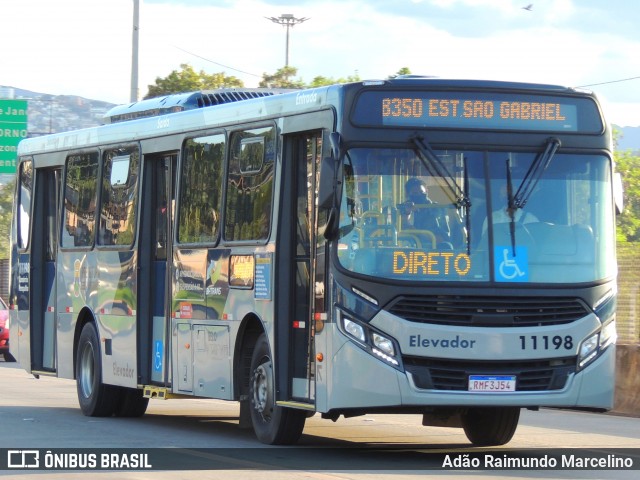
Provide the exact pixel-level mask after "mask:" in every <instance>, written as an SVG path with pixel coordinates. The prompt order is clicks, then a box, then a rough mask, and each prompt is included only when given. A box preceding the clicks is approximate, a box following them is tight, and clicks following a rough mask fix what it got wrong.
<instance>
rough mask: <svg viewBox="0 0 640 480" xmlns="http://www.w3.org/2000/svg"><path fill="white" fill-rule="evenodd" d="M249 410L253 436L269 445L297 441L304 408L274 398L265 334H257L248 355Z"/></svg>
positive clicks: (302, 422) (304, 416) (303, 418)
mask: <svg viewBox="0 0 640 480" xmlns="http://www.w3.org/2000/svg"><path fill="white" fill-rule="evenodd" d="M250 371H251V377H250V378H249V402H250V406H249V410H250V412H251V424H252V425H253V430H254V432H255V433H256V437H258V440H260V441H261V442H262V443H266V444H268V445H291V444H294V443H296V442H297V441H298V439H299V438H300V435H302V430H303V429H304V422H305V420H306V417H307V415H306V412H305V411H303V410H294V409H290V408H284V407H279V406H277V405H276V402H275V387H274V374H273V363H272V358H271V352H270V350H269V342H268V341H267V336H266V335H265V334H264V333H263V334H262V335H260V337H258V340H257V341H256V345H255V348H254V350H253V355H252V356H251V370H250Z"/></svg>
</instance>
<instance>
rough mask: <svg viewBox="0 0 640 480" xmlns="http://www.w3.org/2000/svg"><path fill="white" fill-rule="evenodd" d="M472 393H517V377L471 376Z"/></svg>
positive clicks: (470, 386)
mask: <svg viewBox="0 0 640 480" xmlns="http://www.w3.org/2000/svg"><path fill="white" fill-rule="evenodd" d="M469 391H470V392H494V393H495V392H497V393H501V392H515V391H516V376H515V375H469Z"/></svg>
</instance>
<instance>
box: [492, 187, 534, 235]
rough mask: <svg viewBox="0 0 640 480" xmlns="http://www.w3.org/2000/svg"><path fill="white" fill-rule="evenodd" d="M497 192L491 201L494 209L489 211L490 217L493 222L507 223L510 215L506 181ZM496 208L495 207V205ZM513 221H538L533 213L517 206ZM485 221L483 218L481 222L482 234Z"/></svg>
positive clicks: (521, 223)
mask: <svg viewBox="0 0 640 480" xmlns="http://www.w3.org/2000/svg"><path fill="white" fill-rule="evenodd" d="M498 192H499V194H498V196H497V198H496V199H495V200H494V202H493V206H494V210H493V211H492V212H491V218H492V219H493V224H494V225H495V224H498V223H509V222H511V217H510V216H509V199H508V198H507V185H506V183H505V184H504V185H502V186H501V187H500V189H499V190H498ZM496 206H497V207H498V208H495V207H496ZM513 219H514V221H515V222H516V223H518V224H520V225H524V224H526V223H534V222H538V221H539V220H538V217H536V216H535V215H534V214H533V213H531V212H528V211H525V210H523V209H522V208H518V209H517V210H516V211H515V212H514V217H513ZM487 221H488V219H486V218H485V220H484V222H483V224H482V234H483V235H484V234H485V233H486V232H487V226H488V225H487Z"/></svg>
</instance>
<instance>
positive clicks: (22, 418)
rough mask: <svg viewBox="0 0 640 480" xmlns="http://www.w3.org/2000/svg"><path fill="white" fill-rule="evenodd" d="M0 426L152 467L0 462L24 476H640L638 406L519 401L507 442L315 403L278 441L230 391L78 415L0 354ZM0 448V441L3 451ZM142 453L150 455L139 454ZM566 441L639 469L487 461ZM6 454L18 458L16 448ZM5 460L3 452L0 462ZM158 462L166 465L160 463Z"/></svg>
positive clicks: (560, 446)
mask: <svg viewBox="0 0 640 480" xmlns="http://www.w3.org/2000/svg"><path fill="white" fill-rule="evenodd" d="M0 432H1V434H0V455H9V453H8V452H9V449H10V450H12V451H13V453H12V454H13V455H16V453H15V450H23V451H24V450H38V451H39V452H40V455H41V457H40V460H43V459H44V455H45V452H47V451H49V452H51V453H52V454H53V455H58V454H59V455H58V456H57V457H56V458H57V460H58V462H59V465H66V466H69V465H70V463H67V464H62V463H60V462H65V461H66V462H73V461H74V460H69V459H70V458H71V457H74V456H75V457H74V458H75V459H76V460H75V461H78V462H81V461H88V460H87V459H89V460H91V459H90V458H89V457H84V458H83V457H80V456H78V455H79V454H82V453H84V454H86V455H89V454H95V455H96V457H95V458H94V460H95V463H97V464H98V465H99V464H100V460H101V458H100V455H101V454H102V453H105V452H106V453H115V454H116V455H119V454H121V453H122V452H124V455H123V456H122V457H115V458H114V462H121V463H122V462H124V463H133V462H135V461H139V462H143V461H144V459H146V461H147V462H148V463H149V464H151V465H152V467H153V468H152V470H153V471H145V470H144V469H139V470H137V471H133V470H126V469H124V470H118V471H114V470H111V471H104V470H103V471H91V472H88V471H86V470H85V471H77V470H74V469H69V470H68V471H65V472H62V471H57V472H53V471H47V472H45V471H37V472H36V471H29V470H26V469H23V470H20V469H11V470H5V471H0V476H7V477H9V478H20V479H22V480H29V479H31V478H33V479H34V480H35V479H37V480H42V479H45V478H46V479H70V478H105V479H107V478H109V479H110V478H113V479H116V478H117V479H145V478H154V479H164V478H166V479H172V480H177V479H191V478H196V479H198V480H204V479H208V478H216V479H217V478H224V479H226V480H234V479H246V478H252V479H257V478H260V479H278V480H288V479H299V478H307V479H326V480H329V479H331V480H337V479H365V478H366V479H369V478H375V479H376V480H386V479H391V478H393V479H397V478H418V477H419V478H426V477H429V476H432V475H433V476H435V475H438V476H441V475H448V476H454V477H461V476H466V477H469V476H473V478H496V477H500V478H607V479H610V478H638V477H639V476H640V470H638V468H640V419H638V418H632V417H621V416H615V415H609V414H593V413H584V412H576V411H568V410H551V409H543V410H541V411H539V412H529V411H523V412H522V416H521V419H520V426H519V427H518V431H517V432H516V434H515V436H514V438H513V440H512V441H511V442H510V443H509V444H508V445H506V446H505V447H501V448H491V449H477V448H472V447H471V445H470V443H469V442H468V440H467V439H466V437H465V435H464V433H463V432H462V430H461V429H454V428H436V427H423V426H422V425H421V416H419V415H367V416H363V417H355V418H350V419H343V418H341V419H340V420H338V421H337V422H335V423H334V422H331V421H329V420H322V419H321V418H320V416H319V415H316V416H314V417H312V418H309V419H308V420H307V424H306V426H305V430H304V434H303V436H302V439H301V441H300V442H299V445H298V446H297V447H295V448H276V447H269V446H265V445H262V444H260V443H258V442H257V440H256V439H255V437H254V436H253V433H252V431H251V430H242V429H240V428H239V427H238V405H237V404H236V403H234V402H223V401H215V400H201V399H186V400H164V401H163V400H152V401H151V402H150V404H149V408H148V410H147V413H146V414H145V415H144V416H143V417H142V418H139V419H127V418H91V417H85V416H83V415H82V414H81V412H80V410H79V407H78V403H77V398H76V388H75V382H74V381H71V380H64V379H57V378H50V377H41V378H40V379H35V378H34V377H33V376H31V375H29V374H27V373H26V372H25V371H24V370H22V369H21V368H20V367H19V366H18V365H17V364H15V363H5V362H3V361H0ZM2 449H8V450H6V453H5V450H2ZM147 449H152V450H147ZM157 449H161V450H157ZM167 449H170V450H167ZM565 449H571V450H565ZM574 449H580V450H574ZM620 449H635V450H629V451H624V450H620ZM86 452H89V453H86ZM145 453H147V454H148V457H143V455H144V454H145ZM565 453H567V455H574V454H576V453H579V454H580V457H581V458H582V457H584V458H585V459H586V461H591V462H594V461H596V460H593V458H605V459H606V458H609V461H611V458H613V461H616V459H617V461H621V462H632V463H633V464H634V468H636V469H635V470H633V469H629V468H620V469H617V470H603V469H602V468H589V469H588V470H575V469H574V470H559V469H551V468H537V469H535V470H514V469H510V470H501V469H498V468H495V467H496V463H495V462H496V461H497V462H499V461H513V462H515V461H518V460H513V459H514V458H515V459H517V458H518V457H519V456H520V455H521V454H524V457H525V458H531V457H545V456H547V457H549V456H550V457H551V460H553V458H557V459H558V461H560V462H562V461H563V458H562V455H564V454H565ZM612 456H613V457H612ZM474 457H477V458H478V462H483V463H481V464H480V467H479V468H477V467H473V466H471V467H470V468H468V469H466V470H455V469H453V468H449V466H448V465H446V466H445V468H442V467H443V462H445V461H447V462H449V464H451V463H455V462H456V461H458V462H462V461H465V460H466V461H467V462H470V461H474V460H473V459H474ZM487 457H491V459H492V461H493V463H491V464H490V465H489V466H487V465H485V463H484V462H486V461H487ZM12 458H13V460H12V462H14V464H15V462H16V460H15V458H16V457H15V456H14V457H12ZM52 458H54V457H53V456H51V457H49V459H52ZM2 460H3V459H2V458H0V465H3V463H1V462H2ZM538 461H541V462H542V461H545V460H544V458H543V460H538ZM547 461H549V458H547ZM8 462H9V460H8V459H7V463H5V464H6V465H8V464H9V463H8ZM27 462H28V461H27ZM512 465H513V464H512ZM125 466H126V465H125ZM467 466H468V465H467ZM574 466H575V464H574ZM165 467H167V468H169V469H170V470H164V471H163V470H159V469H161V468H165ZM543 467H544V465H543ZM176 469H178V470H176Z"/></svg>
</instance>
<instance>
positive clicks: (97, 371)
mask: <svg viewBox="0 0 640 480" xmlns="http://www.w3.org/2000/svg"><path fill="white" fill-rule="evenodd" d="M76 388H77V390H78V402H79V403H80V409H81V410H82V413H83V414H85V415H86V416H88V417H108V416H110V415H112V414H113V411H114V408H115V406H116V400H117V396H118V388H117V387H114V386H111V385H105V384H104V383H102V361H101V359H100V343H99V341H98V333H97V332H96V327H95V325H94V324H93V323H91V322H90V323H87V324H86V325H85V326H84V327H83V328H82V333H80V340H79V341H78V351H77V355H76Z"/></svg>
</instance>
